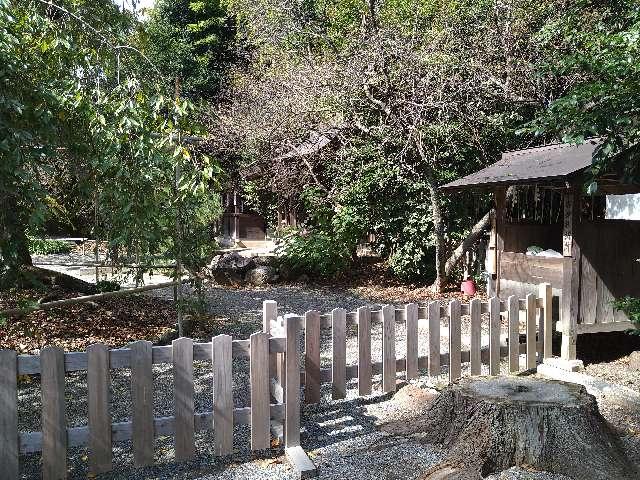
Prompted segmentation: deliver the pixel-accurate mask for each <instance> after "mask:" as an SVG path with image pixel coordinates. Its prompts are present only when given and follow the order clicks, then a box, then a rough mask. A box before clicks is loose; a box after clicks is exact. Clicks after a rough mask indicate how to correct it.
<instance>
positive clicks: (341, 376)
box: [331, 308, 347, 400]
mask: <svg viewBox="0 0 640 480" xmlns="http://www.w3.org/2000/svg"><path fill="white" fill-rule="evenodd" d="M331 336H332V357H333V362H332V366H331V373H332V375H331V380H332V388H331V395H332V398H333V399H334V400H336V399H340V398H345V397H346V396H347V311H346V310H345V309H344V308H334V309H333V311H332V312H331Z"/></svg>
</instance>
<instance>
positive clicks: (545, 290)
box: [538, 283, 553, 359]
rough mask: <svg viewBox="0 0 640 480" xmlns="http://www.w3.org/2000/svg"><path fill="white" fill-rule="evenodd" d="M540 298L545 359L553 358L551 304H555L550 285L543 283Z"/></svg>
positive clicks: (540, 287)
mask: <svg viewBox="0 0 640 480" xmlns="http://www.w3.org/2000/svg"><path fill="white" fill-rule="evenodd" d="M538 288H539V289H540V290H539V296H540V298H541V299H542V315H543V322H542V325H543V327H544V328H542V331H543V355H542V357H543V359H544V358H551V357H553V312H552V311H551V304H552V302H553V291H552V289H551V284H550V283H543V284H542V285H540V286H539V287H538Z"/></svg>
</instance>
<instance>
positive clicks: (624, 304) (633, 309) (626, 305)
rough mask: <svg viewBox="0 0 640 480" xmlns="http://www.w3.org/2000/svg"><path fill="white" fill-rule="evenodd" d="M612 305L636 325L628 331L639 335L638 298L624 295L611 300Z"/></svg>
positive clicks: (639, 305) (639, 303)
mask: <svg viewBox="0 0 640 480" xmlns="http://www.w3.org/2000/svg"><path fill="white" fill-rule="evenodd" d="M613 307H614V308H615V309H617V310H622V311H623V312H624V313H625V315H626V316H627V317H629V320H631V321H632V322H633V323H634V325H635V326H636V329H635V330H632V331H631V332H630V333H633V334H635V335H640V298H633V297H624V298H621V299H617V300H615V301H614V302H613Z"/></svg>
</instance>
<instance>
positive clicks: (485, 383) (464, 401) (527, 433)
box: [405, 377, 640, 480]
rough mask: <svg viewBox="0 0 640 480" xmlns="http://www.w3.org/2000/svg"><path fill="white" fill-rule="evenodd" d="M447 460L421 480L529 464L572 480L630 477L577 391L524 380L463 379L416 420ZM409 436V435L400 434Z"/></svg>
mask: <svg viewBox="0 0 640 480" xmlns="http://www.w3.org/2000/svg"><path fill="white" fill-rule="evenodd" d="M408 423H411V425H410V426H409V425H408V426H407V429H409V430H412V431H413V433H416V432H418V431H420V432H425V433H426V434H427V435H428V438H429V439H430V441H431V439H433V440H434V441H435V443H441V444H442V445H443V446H444V447H445V449H446V451H447V452H448V453H447V458H446V461H445V462H444V463H442V464H440V465H438V466H436V467H434V468H433V469H431V470H430V471H428V472H426V473H425V475H424V476H423V477H422V479H424V480H427V479H429V480H435V479H442V480H444V479H447V480H453V479H456V480H463V479H464V480H477V479H481V478H482V477H484V476H486V475H489V474H491V473H495V472H501V471H503V470H506V469H508V468H510V467H512V466H531V467H534V468H535V469H537V470H542V471H548V472H552V473H559V474H563V475H566V476H568V477H571V478H573V479H574V480H611V479H616V480H634V479H636V480H637V479H638V478H640V476H639V474H640V472H639V471H638V470H637V467H635V466H634V465H633V464H632V463H631V461H630V460H629V459H628V458H627V456H626V454H625V453H624V451H623V449H622V447H621V445H620V443H619V440H618V439H617V437H615V436H614V434H613V433H612V432H611V430H610V429H609V427H608V426H607V424H606V422H605V420H604V419H603V418H602V416H601V415H600V413H599V411H598V405H597V403H596V400H595V398H594V397H593V396H592V395H590V394H588V393H587V392H586V390H585V389H584V387H583V386H581V385H576V384H570V383H565V382H559V381H553V380H541V379H531V378H522V377H475V378H465V379H463V380H461V381H460V382H458V383H457V384H454V385H452V386H450V387H448V388H447V389H445V390H444V391H443V392H442V393H441V395H440V396H439V397H438V398H437V399H436V400H435V401H434V402H433V404H432V405H431V406H430V407H429V408H428V409H427V410H426V411H425V413H424V415H423V416H422V417H421V418H419V419H418V421H417V422H408ZM405 433H409V432H405Z"/></svg>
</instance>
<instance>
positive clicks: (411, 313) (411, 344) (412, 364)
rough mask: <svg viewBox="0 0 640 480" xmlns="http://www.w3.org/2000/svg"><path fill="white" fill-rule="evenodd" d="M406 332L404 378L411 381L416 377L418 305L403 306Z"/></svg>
mask: <svg viewBox="0 0 640 480" xmlns="http://www.w3.org/2000/svg"><path fill="white" fill-rule="evenodd" d="M405 317H406V320H405V321H406V331H407V356H406V367H405V370H406V377H407V380H411V379H414V378H417V377H418V304H417V303H409V304H408V305H406V306H405Z"/></svg>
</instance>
